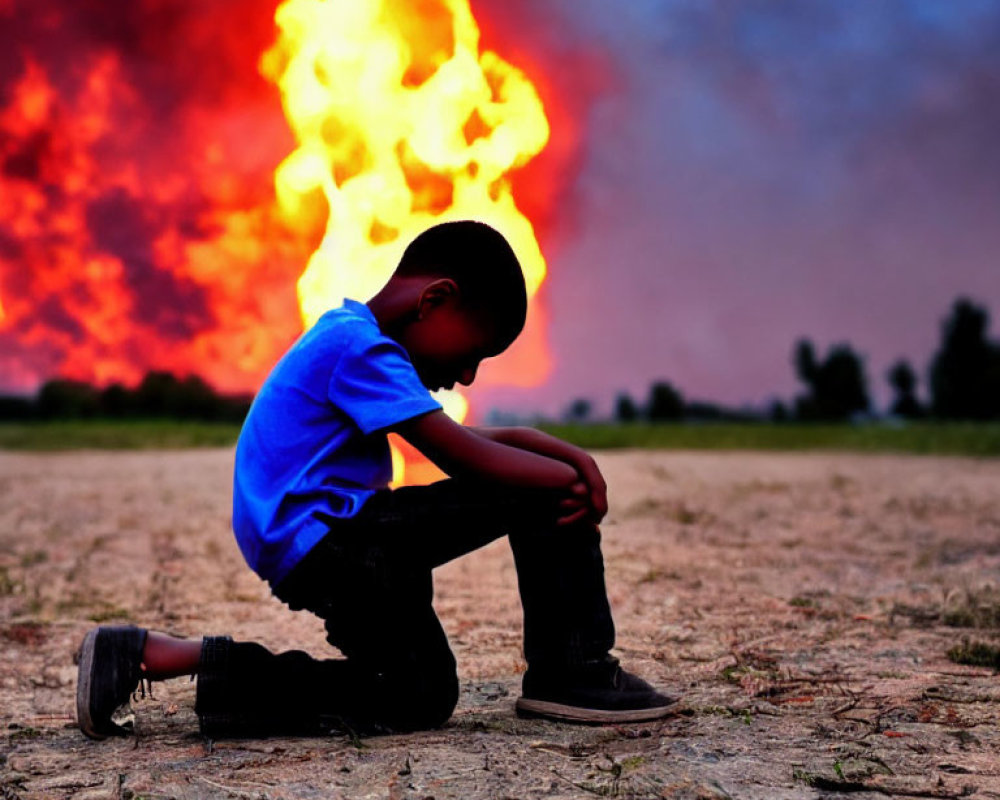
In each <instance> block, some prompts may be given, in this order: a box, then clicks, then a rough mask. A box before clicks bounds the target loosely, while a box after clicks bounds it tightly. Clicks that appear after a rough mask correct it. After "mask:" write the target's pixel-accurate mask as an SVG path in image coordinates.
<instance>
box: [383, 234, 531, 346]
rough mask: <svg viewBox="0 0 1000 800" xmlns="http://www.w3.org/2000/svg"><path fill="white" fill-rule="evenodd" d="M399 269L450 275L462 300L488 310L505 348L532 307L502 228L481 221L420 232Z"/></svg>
mask: <svg viewBox="0 0 1000 800" xmlns="http://www.w3.org/2000/svg"><path fill="white" fill-rule="evenodd" d="M395 274H396V275H399V276H402V277H409V276H413V275H420V276H428V277H431V276H433V277H440V278H451V279H452V280H453V281H455V283H456V284H457V285H458V289H459V292H460V293H461V297H462V305H463V306H464V307H465V308H467V309H468V310H469V311H471V312H473V313H476V314H479V313H485V314H487V315H488V316H489V317H490V319H491V321H492V322H493V324H494V325H496V329H497V335H498V336H499V338H500V340H501V342H502V344H503V349H506V348H507V347H509V346H510V344H511V343H512V342H513V341H514V340H515V339H516V338H517V337H518V335H519V334H520V333H521V331H522V329H523V328H524V322H525V318H526V317H527V313H528V295H527V291H526V290H525V286H524V274H523V272H522V271H521V265H520V263H519V262H518V260H517V256H516V255H514V251H513V249H512V248H511V246H510V244H509V243H508V242H507V240H506V239H505V238H504V236H503V234H501V233H500V232H499V231H497V230H495V229H493V228H491V227H490V226H489V225H486V224H484V223H482V222H475V221H473V220H462V221H459V222H443V223H441V224H439V225H434V226H433V227H430V228H428V229H427V230H425V231H424V232H423V233H421V234H419V235H418V236H417V237H416V238H415V239H414V240H413V241H412V242H410V244H409V245H408V246H407V248H406V250H405V251H404V252H403V257H402V258H401V259H400V260H399V266H397V267H396V271H395Z"/></svg>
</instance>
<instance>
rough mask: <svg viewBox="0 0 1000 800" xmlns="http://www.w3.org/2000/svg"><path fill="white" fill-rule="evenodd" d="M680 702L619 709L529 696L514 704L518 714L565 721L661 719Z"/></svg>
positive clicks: (596, 721)
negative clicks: (555, 701)
mask: <svg viewBox="0 0 1000 800" xmlns="http://www.w3.org/2000/svg"><path fill="white" fill-rule="evenodd" d="M679 705H680V703H679V701H676V700H675V701H674V702H672V703H669V704H667V705H665V706H653V707H652V708H631V709H623V710H620V711H615V710H610V709H603V708H581V707H580V706H568V705H564V704H563V703H552V702H549V701H548V700H532V699H531V698H529V697H519V698H518V699H517V702H516V703H515V704H514V708H515V709H516V710H517V713H518V715H520V716H531V717H548V718H550V719H557V720H565V721H567V722H593V723H600V722H646V721H648V720H651V719H662V718H663V717H666V716H668V715H669V714H671V713H673V712H674V711H676V710H677V708H678V707H679Z"/></svg>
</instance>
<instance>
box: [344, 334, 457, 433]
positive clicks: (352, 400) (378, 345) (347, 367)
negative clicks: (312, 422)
mask: <svg viewBox="0 0 1000 800" xmlns="http://www.w3.org/2000/svg"><path fill="white" fill-rule="evenodd" d="M328 394H329V398H330V401H331V402H332V403H333V404H334V405H336V406H337V407H338V408H340V409H341V410H342V411H343V412H344V413H345V414H347V416H349V417H350V418H351V419H352V420H353V421H354V423H355V424H356V425H357V426H358V428H359V429H360V430H361V432H362V433H364V434H369V433H372V432H374V431H377V430H381V429H382V428H387V427H389V426H390V425H395V424H397V423H399V422H402V421H403V420H407V419H410V418H411V417H416V416H418V415H420V414H424V413H427V412H428V411H436V410H438V409H440V408H441V404H440V403H439V402H437V400H435V399H434V398H433V397H432V396H431V393H430V392H429V391H428V390H427V387H425V386H424V385H423V384H422V383H421V382H420V377H419V376H418V375H417V371H416V370H415V369H414V367H413V363H412V362H411V361H410V359H409V357H408V356H407V355H406V351H405V350H403V348H402V347H400V346H399V345H398V344H396V343H395V342H394V341H392V340H391V339H388V338H386V337H384V336H380V337H376V338H370V337H365V336H359V337H357V338H355V339H352V340H351V341H350V343H349V344H348V346H347V348H346V349H345V350H344V351H343V353H342V354H341V356H340V358H339V359H338V360H337V365H336V367H335V368H334V370H333V374H332V375H331V376H330V384H329V389H328Z"/></svg>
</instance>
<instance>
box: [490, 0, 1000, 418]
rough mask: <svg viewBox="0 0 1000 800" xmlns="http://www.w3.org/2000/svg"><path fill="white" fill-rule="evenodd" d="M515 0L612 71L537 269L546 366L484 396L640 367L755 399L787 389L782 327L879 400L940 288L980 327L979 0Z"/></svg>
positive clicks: (921, 344) (990, 153) (986, 255)
mask: <svg viewBox="0 0 1000 800" xmlns="http://www.w3.org/2000/svg"><path fill="white" fill-rule="evenodd" d="M532 5H534V6H537V7H538V8H540V9H542V10H540V11H538V18H539V20H540V21H541V25H542V26H543V29H544V30H547V31H550V32H551V31H559V32H561V35H562V37H563V39H562V41H561V44H562V45H563V46H565V47H566V48H567V49H572V47H573V46H579V47H582V48H592V47H594V46H595V45H596V46H598V47H600V48H601V49H602V50H603V51H604V52H605V53H606V54H607V58H608V59H609V60H610V62H611V63H612V64H613V65H614V70H615V75H616V80H615V81H614V83H613V85H612V86H611V87H610V88H609V89H608V90H607V91H605V92H604V93H603V94H602V95H601V96H600V97H599V98H598V99H597V100H596V101H595V102H594V103H593V105H592V106H591V108H590V114H589V117H588V118H587V121H586V134H585V155H584V161H583V165H582V169H581V171H580V172H579V174H578V177H577V178H576V181H575V183H574V184H573V186H572V189H571V192H570V195H569V202H570V204H571V206H572V208H571V209H570V211H569V213H568V214H567V215H566V218H565V225H566V228H565V230H564V231H563V232H565V234H566V235H565V237H564V238H563V239H561V241H560V245H559V247H558V248H557V250H556V254H555V256H554V257H553V258H552V262H551V269H552V283H551V285H550V294H549V298H550V303H551V307H552V318H553V320H552V325H551V332H550V336H551V343H552V347H553V350H554V362H555V369H554V371H553V373H552V376H551V379H550V381H549V383H548V384H547V385H546V386H545V387H544V388H543V389H542V390H532V391H530V392H510V393H501V392H500V391H497V392H496V393H495V394H494V395H492V396H491V398H490V399H491V400H494V402H495V403H496V405H498V406H500V407H512V406H515V405H521V404H523V405H524V407H526V408H527V407H532V406H533V405H535V404H539V405H544V406H545V408H546V409H547V410H549V411H551V412H553V413H554V412H556V411H558V410H560V409H561V408H563V407H564V406H561V405H560V403H565V401H566V398H568V397H575V396H586V397H590V398H592V399H593V401H594V402H595V405H596V406H597V408H598V410H601V408H602V407H603V410H605V411H610V408H611V403H612V401H613V398H614V396H615V394H616V392H617V391H620V390H627V391H630V392H631V393H632V394H633V396H635V397H637V398H639V399H643V398H644V397H645V393H646V392H647V390H648V386H649V383H650V382H651V381H652V380H654V379H658V378H662V379H668V380H670V381H672V382H674V383H675V385H677V386H679V387H680V388H681V389H682V390H683V391H684V393H685V395H686V396H689V397H695V398H701V399H709V400H715V401H721V402H724V403H731V404H742V403H752V404H757V405H763V404H764V403H765V402H766V401H767V399H768V398H769V397H770V396H772V395H779V396H781V397H783V398H785V399H788V398H790V397H791V396H793V395H794V394H796V393H797V392H799V391H801V388H802V387H801V386H800V385H799V384H798V383H797V381H796V379H795V376H794V373H793V370H792V367H791V363H790V356H791V351H792V346H793V342H794V341H795V340H796V339H797V338H798V337H800V336H808V337H810V338H812V340H813V341H814V343H816V345H817V347H818V349H819V350H820V352H825V351H826V349H827V347H829V346H830V345H831V344H834V343H836V342H839V341H844V340H846V341H849V342H850V343H851V344H852V345H854V346H855V347H856V349H857V350H858V351H859V352H860V353H861V354H863V355H864V356H865V365H866V371H867V374H868V378H869V383H870V386H871V388H872V389H873V390H874V394H875V396H876V398H877V400H878V401H879V402H880V403H881V404H885V403H886V402H887V400H888V396H889V392H888V388H887V385H886V381H885V377H884V375H885V372H886V369H887V367H888V366H889V365H890V364H891V363H892V362H893V361H894V360H895V359H897V358H899V357H906V358H908V359H910V360H911V363H913V365H914V366H915V367H916V369H917V371H918V373H919V374H920V375H921V377H922V378H923V376H924V373H925V369H926V366H927V363H928V361H929V359H930V357H931V355H932V353H933V351H934V349H935V348H936V346H937V343H938V341H939V329H940V323H941V321H942V319H943V318H944V316H945V315H946V313H947V311H948V310H949V308H950V306H951V304H952V302H953V300H954V299H955V298H956V297H957V296H959V295H967V296H969V297H971V298H973V299H974V300H976V301H978V302H980V303H981V304H985V305H986V306H987V307H988V308H989V309H990V310H991V311H992V312H993V316H994V324H993V326H992V328H991V330H992V334H993V338H1000V324H998V322H997V320H996V317H997V315H998V314H1000V2H990V1H988V0H987V1H985V2H977V1H976V0H960V1H959V2H953V1H952V0H928V1H923V2H922V1H920V0H896V1H895V2H893V1H890V0H885V1H883V2H876V3H873V2H869V1H868V0H836V2H832V1H829V0H828V1H827V2H815V1H814V2H795V3H780V2H773V0H740V1H739V2H728V1H719V2H706V0H691V1H690V2H653V1H648V2H647V1H643V0H630V1H629V2H627V3H606V2H602V0H591V1H590V2H580V0H540V1H539V2H536V3H533V4H532ZM567 82H569V81H567ZM924 388H925V387H924V386H921V387H920V390H921V391H923V390H924Z"/></svg>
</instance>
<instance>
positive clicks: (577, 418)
mask: <svg viewBox="0 0 1000 800" xmlns="http://www.w3.org/2000/svg"><path fill="white" fill-rule="evenodd" d="M592 408H593V407H592V406H591V404H590V401H589V400H587V399H586V398H584V397H578V398H577V399H576V400H574V401H573V402H572V403H570V405H569V408H568V409H567V411H566V419H567V420H569V421H570V422H585V421H586V420H587V419H588V418H589V417H590V412H591V410H592Z"/></svg>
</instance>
